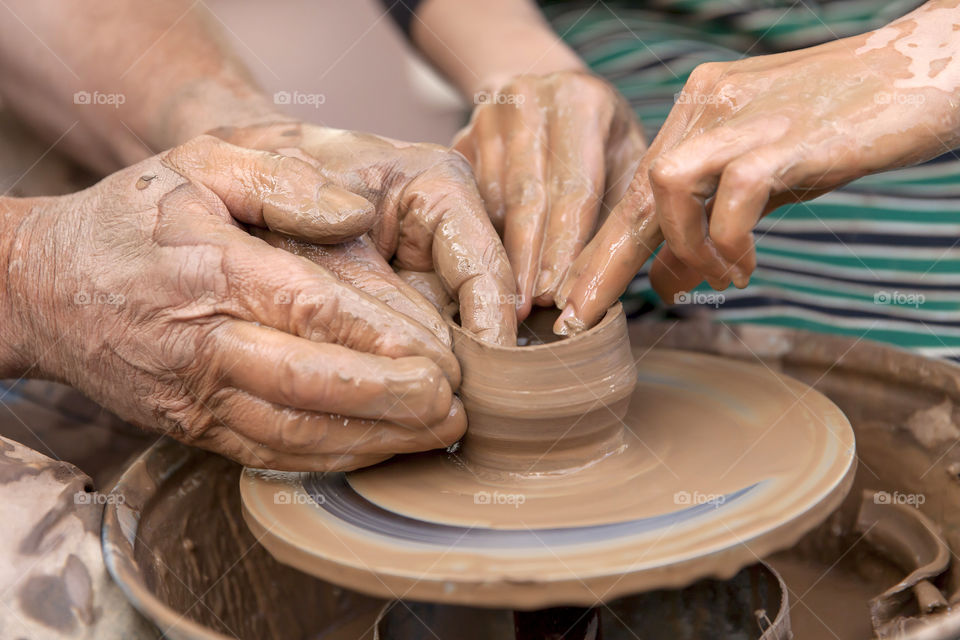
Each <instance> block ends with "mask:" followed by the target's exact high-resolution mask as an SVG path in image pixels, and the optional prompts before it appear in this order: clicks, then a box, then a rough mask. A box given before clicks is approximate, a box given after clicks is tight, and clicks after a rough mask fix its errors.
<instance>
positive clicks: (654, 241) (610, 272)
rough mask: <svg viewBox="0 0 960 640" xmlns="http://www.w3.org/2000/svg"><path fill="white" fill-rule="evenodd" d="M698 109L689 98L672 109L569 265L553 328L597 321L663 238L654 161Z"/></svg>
mask: <svg viewBox="0 0 960 640" xmlns="http://www.w3.org/2000/svg"><path fill="white" fill-rule="evenodd" d="M693 113H694V112H693V106H692V105H691V104H689V103H682V104H677V105H676V106H675V107H674V108H673V109H672V110H671V111H670V115H669V116H667V121H666V122H665V123H664V125H663V127H662V128H661V129H660V133H658V134H657V137H656V139H655V140H654V141H653V144H652V145H651V146H650V149H648V150H647V152H646V154H645V155H644V156H643V158H642V159H641V161H640V163H639V166H638V167H637V170H636V172H635V173H634V175H633V178H632V180H631V181H630V185H629V187H628V188H627V190H626V193H625V194H624V196H623V198H622V199H621V200H620V201H619V202H618V203H617V204H616V206H615V207H614V209H613V211H611V212H610V215H609V216H608V217H607V219H606V220H605V221H604V222H603V224H602V225H601V227H600V229H599V231H598V232H597V234H596V235H595V236H594V237H593V239H592V240H591V241H590V242H589V243H588V244H587V246H586V247H584V250H583V251H582V252H581V253H580V256H579V257H578V258H577V259H576V260H575V261H574V263H573V265H572V266H571V267H570V269H569V271H568V272H567V275H566V277H565V278H564V280H563V282H562V283H561V284H560V287H559V290H558V291H557V296H556V302H557V306H558V307H560V308H561V309H563V312H562V313H561V314H560V317H559V318H557V321H556V322H555V323H554V326H553V331H554V333H556V334H558V335H573V334H576V333H578V332H580V331H583V330H585V329H589V328H590V327H592V326H593V325H594V324H596V323H597V322H598V321H599V320H600V318H602V317H603V314H604V313H606V311H607V308H608V307H609V306H610V305H612V304H613V303H614V302H616V300H617V298H619V297H620V295H621V294H622V293H623V292H624V291H626V289H627V286H628V285H629V284H630V281H631V280H632V279H633V277H634V276H635V275H636V273H637V271H638V270H639V269H640V267H642V266H643V263H644V262H646V260H647V258H649V257H650V255H651V254H652V253H653V252H654V251H655V250H656V249H657V247H658V246H660V244H661V243H662V242H663V234H662V233H661V231H660V227H659V225H658V224H657V220H656V204H655V201H654V198H653V192H652V190H651V188H650V165H651V164H652V162H653V161H654V160H655V159H656V158H658V157H659V155H660V153H661V152H662V151H663V150H664V149H669V148H672V146H673V145H675V144H676V143H677V141H679V140H680V139H681V137H682V136H683V133H684V131H685V130H686V127H687V125H688V123H689V121H690V118H691V117H692V115H693Z"/></svg>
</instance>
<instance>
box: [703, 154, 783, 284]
mask: <svg viewBox="0 0 960 640" xmlns="http://www.w3.org/2000/svg"><path fill="white" fill-rule="evenodd" d="M789 161H790V157H789V155H788V154H787V153H785V151H784V150H783V149H781V148H774V147H764V148H761V149H758V150H757V151H755V152H751V153H748V154H746V155H744V156H741V157H740V158H737V159H736V160H734V161H733V162H731V163H730V164H729V165H727V167H726V169H724V171H723V175H722V176H721V177H720V184H719V185H718V186H717V193H716V196H715V197H714V199H713V212H712V215H711V216H710V230H709V233H710V238H711V240H712V241H713V244H714V246H716V247H717V250H718V251H719V252H720V253H721V254H722V255H723V257H724V259H725V260H726V261H727V262H729V263H730V264H732V265H735V266H736V271H735V273H736V274H737V276H736V277H735V278H734V284H735V285H736V286H737V287H740V288H743V287H745V286H747V282H748V281H749V279H750V274H751V273H753V270H754V269H755V268H756V266H757V257H756V252H755V250H754V244H753V228H754V227H755V226H756V225H757V222H759V220H760V218H761V217H763V214H764V211H765V209H766V207H767V203H768V202H769V200H770V195H771V191H772V190H774V189H775V184H774V183H775V182H779V173H780V168H781V167H782V166H784V164H786V163H787V162H789ZM777 187H779V185H777ZM776 190H779V188H777V189H776Z"/></svg>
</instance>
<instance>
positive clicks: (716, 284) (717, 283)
mask: <svg viewBox="0 0 960 640" xmlns="http://www.w3.org/2000/svg"><path fill="white" fill-rule="evenodd" d="M707 284H709V285H710V288H711V289H713V290H714V291H726V289H727V287H729V286H730V280H729V278H724V279H723V280H714V279H713V278H707Z"/></svg>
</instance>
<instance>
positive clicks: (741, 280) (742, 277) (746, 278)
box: [733, 267, 750, 289]
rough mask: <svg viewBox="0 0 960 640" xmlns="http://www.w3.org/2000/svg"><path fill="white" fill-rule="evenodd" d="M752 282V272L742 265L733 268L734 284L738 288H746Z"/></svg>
mask: <svg viewBox="0 0 960 640" xmlns="http://www.w3.org/2000/svg"><path fill="white" fill-rule="evenodd" d="M748 284H750V274H749V273H747V272H746V271H744V270H743V269H742V268H740V267H734V269H733V286H735V287H736V288H737V289H745V288H746V286H747V285H748Z"/></svg>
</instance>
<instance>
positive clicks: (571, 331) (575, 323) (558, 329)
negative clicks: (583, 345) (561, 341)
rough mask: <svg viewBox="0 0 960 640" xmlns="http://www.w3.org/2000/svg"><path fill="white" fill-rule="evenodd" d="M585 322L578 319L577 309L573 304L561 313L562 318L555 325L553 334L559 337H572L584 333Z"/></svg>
mask: <svg viewBox="0 0 960 640" xmlns="http://www.w3.org/2000/svg"><path fill="white" fill-rule="evenodd" d="M583 329H584V325H583V321H582V320H580V319H579V318H578V317H577V312H576V309H574V307H573V305H572V304H568V305H567V307H566V308H565V309H564V310H563V312H561V313H560V317H559V318H557V321H556V322H555V323H554V324H553V332H554V333H555V334H557V335H558V336H572V335H576V334H578V333H580V332H581V331H583Z"/></svg>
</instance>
